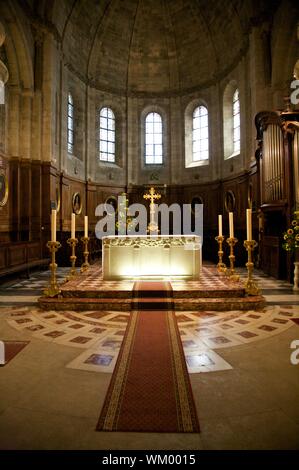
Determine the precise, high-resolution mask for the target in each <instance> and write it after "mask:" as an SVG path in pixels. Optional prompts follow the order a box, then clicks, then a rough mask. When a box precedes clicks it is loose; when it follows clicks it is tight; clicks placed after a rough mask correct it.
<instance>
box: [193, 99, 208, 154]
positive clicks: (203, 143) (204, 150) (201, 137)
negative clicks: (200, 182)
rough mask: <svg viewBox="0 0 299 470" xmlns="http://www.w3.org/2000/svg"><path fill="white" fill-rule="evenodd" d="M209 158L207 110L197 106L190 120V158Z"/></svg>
mask: <svg viewBox="0 0 299 470" xmlns="http://www.w3.org/2000/svg"><path fill="white" fill-rule="evenodd" d="M208 159H209V122H208V110H207V108H206V107H205V106H198V107H197V108H195V110H194V112H193V121H192V160H193V162H198V161H201V160H208Z"/></svg>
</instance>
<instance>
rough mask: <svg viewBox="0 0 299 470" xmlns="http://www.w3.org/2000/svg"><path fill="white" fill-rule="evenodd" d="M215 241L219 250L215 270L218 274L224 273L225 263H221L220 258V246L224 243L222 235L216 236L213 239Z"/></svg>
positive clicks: (221, 254)
mask: <svg viewBox="0 0 299 470" xmlns="http://www.w3.org/2000/svg"><path fill="white" fill-rule="evenodd" d="M215 240H216V241H217V242H218V245H219V249H218V258H219V262H218V264H217V269H218V271H219V272H220V273H224V272H225V271H226V269H227V268H226V265H225V263H223V261H222V257H223V253H224V252H223V249H222V244H223V242H224V237H223V235H217V237H215Z"/></svg>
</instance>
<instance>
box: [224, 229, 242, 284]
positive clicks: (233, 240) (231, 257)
mask: <svg viewBox="0 0 299 470" xmlns="http://www.w3.org/2000/svg"><path fill="white" fill-rule="evenodd" d="M237 242H238V239H237V238H234V237H229V238H228V239H227V240H226V243H228V244H229V247H230V254H229V257H228V258H229V262H230V267H229V269H228V270H227V271H226V273H227V275H228V276H229V280H230V281H233V282H238V281H239V279H240V277H239V276H238V274H235V259H236V257H235V255H234V246H235V244H236V243H237Z"/></svg>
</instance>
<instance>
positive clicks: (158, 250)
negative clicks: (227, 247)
mask: <svg viewBox="0 0 299 470" xmlns="http://www.w3.org/2000/svg"><path fill="white" fill-rule="evenodd" d="M201 251H202V250H201V238H200V237H199V236H197V235H156V236H153V235H139V236H136V235H119V236H107V237H103V256H102V268H103V279H104V280H119V279H135V278H159V277H171V278H174V279H189V280H192V279H198V278H199V275H200V272H201V266H202V253H201Z"/></svg>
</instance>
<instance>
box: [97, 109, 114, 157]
mask: <svg viewBox="0 0 299 470" xmlns="http://www.w3.org/2000/svg"><path fill="white" fill-rule="evenodd" d="M99 154H100V160H101V161H103V162H110V163H114V162H115V116H114V113H113V111H112V109H110V108H102V109H101V112H100V138H99Z"/></svg>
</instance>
